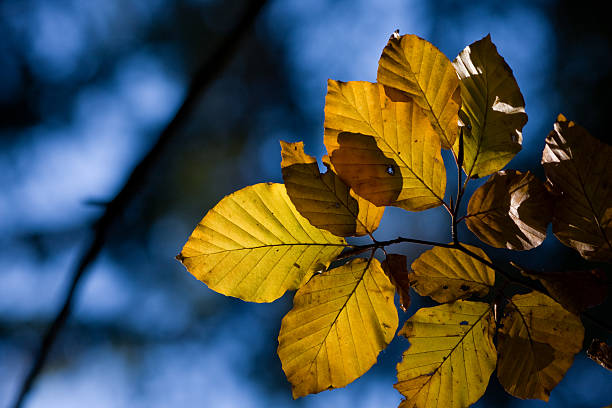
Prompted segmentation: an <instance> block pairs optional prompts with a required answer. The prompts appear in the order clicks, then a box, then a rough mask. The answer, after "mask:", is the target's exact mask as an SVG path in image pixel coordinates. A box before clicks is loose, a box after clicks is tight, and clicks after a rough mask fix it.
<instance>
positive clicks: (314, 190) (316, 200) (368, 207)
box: [280, 141, 385, 237]
mask: <svg viewBox="0 0 612 408" xmlns="http://www.w3.org/2000/svg"><path fill="white" fill-rule="evenodd" d="M280 143H281V148H282V150H281V155H282V157H283V161H282V163H281V168H282V172H283V180H284V181H285V187H286V188H287V194H289V198H291V201H292V202H293V204H294V205H295V207H296V208H297V210H298V211H299V212H300V214H302V216H303V217H305V218H306V219H308V221H310V223H311V224H312V225H314V226H315V227H317V228H323V229H325V230H327V231H329V232H331V233H332V234H334V235H338V236H341V237H348V236H361V235H366V234H368V233H370V234H371V233H372V232H374V231H375V230H376V228H378V224H379V223H380V219H381V218H382V215H383V212H384V210H385V209H384V207H376V206H375V205H374V204H372V203H370V202H369V201H367V200H365V199H363V198H361V197H359V196H358V195H357V194H355V193H354V192H353V191H352V190H351V189H350V188H349V187H348V186H347V185H346V184H345V183H344V182H343V181H342V180H341V179H340V177H338V176H337V175H336V174H335V173H334V172H333V170H332V169H330V168H328V169H327V172H325V174H321V173H320V172H319V166H318V164H317V161H316V159H315V158H314V157H312V156H309V155H307V154H306V153H304V143H303V142H298V143H287V142H283V141H281V142H280Z"/></svg>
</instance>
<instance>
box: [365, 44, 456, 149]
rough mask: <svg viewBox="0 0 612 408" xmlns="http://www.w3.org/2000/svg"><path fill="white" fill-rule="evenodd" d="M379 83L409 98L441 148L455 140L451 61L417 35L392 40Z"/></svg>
mask: <svg viewBox="0 0 612 408" xmlns="http://www.w3.org/2000/svg"><path fill="white" fill-rule="evenodd" d="M376 80H377V81H378V83H380V84H382V85H385V86H388V87H392V88H396V89H399V90H400V91H403V92H406V93H407V94H409V95H410V96H411V97H412V98H413V99H414V101H415V102H416V103H417V105H419V107H420V108H422V109H423V111H424V112H425V113H426V115H427V117H428V118H429V120H430V121H431V124H432V126H433V128H434V129H435V130H436V133H438V135H440V139H441V142H442V147H444V148H445V149H450V148H451V147H452V146H453V144H454V143H455V139H456V138H457V119H458V118H457V112H459V107H460V106H461V96H460V88H459V79H458V78H457V74H456V72H455V69H454V68H453V65H452V64H451V62H450V60H449V59H448V58H447V57H446V56H445V55H444V54H442V52H441V51H440V50H439V49H437V48H436V47H435V46H434V45H433V44H431V43H430V42H429V41H427V40H424V39H422V38H419V37H417V36H416V35H412V34H410V35H403V36H401V37H399V36H395V35H394V36H391V38H389V42H388V44H387V46H386V47H385V49H384V50H383V52H382V55H381V57H380V61H379V62H378V75H377V79H376Z"/></svg>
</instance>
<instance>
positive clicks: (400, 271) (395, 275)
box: [382, 254, 410, 312]
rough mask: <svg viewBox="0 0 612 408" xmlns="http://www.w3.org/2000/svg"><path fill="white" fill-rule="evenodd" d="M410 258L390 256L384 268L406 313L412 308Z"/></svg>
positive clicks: (383, 265) (397, 255) (396, 255)
mask: <svg viewBox="0 0 612 408" xmlns="http://www.w3.org/2000/svg"><path fill="white" fill-rule="evenodd" d="M407 260H408V258H407V257H406V255H399V254H388V255H387V257H386V258H385V260H384V261H383V263H382V268H383V270H384V271H385V273H386V274H387V276H388V277H389V279H391V283H393V285H394V286H395V290H396V292H397V294H398V295H399V300H400V307H401V308H402V310H403V311H404V312H405V311H407V310H408V308H409V307H410V280H409V279H408V265H407V264H406V262H407Z"/></svg>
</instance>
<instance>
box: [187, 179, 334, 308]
mask: <svg viewBox="0 0 612 408" xmlns="http://www.w3.org/2000/svg"><path fill="white" fill-rule="evenodd" d="M345 246H346V243H345V241H344V239H342V238H338V237H336V236H334V235H332V234H330V233H329V232H327V231H322V230H320V229H318V228H316V227H313V226H312V225H310V223H309V222H308V220H307V219H306V218H303V217H302V216H301V215H300V214H299V213H298V211H297V210H296V209H295V207H294V206H293V204H292V203H291V200H290V199H289V196H288V195H287V192H286V190H285V186H284V185H282V184H273V183H262V184H256V185H254V186H250V187H246V188H243V189H242V190H239V191H237V192H235V193H233V194H230V195H229V196H226V197H225V198H223V199H222V200H221V201H220V202H219V203H218V204H217V205H216V206H215V207H214V208H213V209H211V210H210V211H209V212H208V213H207V214H206V216H205V217H204V218H203V219H202V221H200V223H199V224H198V226H197V227H196V229H195V230H194V231H193V233H192V234H191V236H190V237H189V240H188V241H187V243H186V244H185V246H184V247H183V250H182V251H181V253H180V254H179V255H178V256H177V259H179V260H180V261H181V262H182V263H183V264H184V265H185V267H186V268H187V270H188V271H189V272H190V273H191V274H193V275H194V276H195V277H196V278H198V279H199V280H201V281H203V282H204V283H206V284H207V285H208V287H209V288H211V289H212V290H214V291H216V292H219V293H222V294H224V295H228V296H234V297H238V298H240V299H242V300H246V301H250V302H271V301H273V300H275V299H278V298H279V297H281V296H282V295H283V294H284V293H285V291H287V290H292V289H297V288H298V287H300V284H301V283H302V282H303V281H304V280H305V279H307V278H309V277H310V276H312V274H313V272H315V271H320V270H324V269H326V268H327V266H328V265H329V263H330V262H331V260H333V259H334V258H335V257H336V256H337V255H338V254H339V253H340V252H341V251H342V249H343V248H344V247H345Z"/></svg>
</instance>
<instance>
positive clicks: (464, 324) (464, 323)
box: [459, 320, 469, 326]
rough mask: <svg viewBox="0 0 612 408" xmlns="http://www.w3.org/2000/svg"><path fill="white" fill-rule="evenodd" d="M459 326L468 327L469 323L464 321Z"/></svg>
mask: <svg viewBox="0 0 612 408" xmlns="http://www.w3.org/2000/svg"><path fill="white" fill-rule="evenodd" d="M459 324H460V325H461V326H467V325H468V324H469V323H468V322H467V320H463V321H461V322H459Z"/></svg>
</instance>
